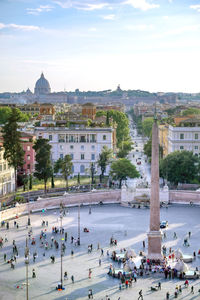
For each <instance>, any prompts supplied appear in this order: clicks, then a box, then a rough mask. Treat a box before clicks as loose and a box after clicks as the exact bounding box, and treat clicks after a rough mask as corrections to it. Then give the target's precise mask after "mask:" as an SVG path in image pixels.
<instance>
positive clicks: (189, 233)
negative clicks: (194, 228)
mask: <svg viewBox="0 0 200 300" xmlns="http://www.w3.org/2000/svg"><path fill="white" fill-rule="evenodd" d="M188 236H189V239H190V237H191V231H189V232H188Z"/></svg>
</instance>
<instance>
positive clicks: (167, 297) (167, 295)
mask: <svg viewBox="0 0 200 300" xmlns="http://www.w3.org/2000/svg"><path fill="white" fill-rule="evenodd" d="M168 299H169V292H167V293H166V300H168Z"/></svg>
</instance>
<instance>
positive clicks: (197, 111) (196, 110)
mask: <svg viewBox="0 0 200 300" xmlns="http://www.w3.org/2000/svg"><path fill="white" fill-rule="evenodd" d="M199 114H200V109H199V108H195V107H190V108H188V109H186V110H184V111H183V112H182V115H183V116H188V115H199Z"/></svg>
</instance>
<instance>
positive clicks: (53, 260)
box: [50, 255, 55, 263]
mask: <svg viewBox="0 0 200 300" xmlns="http://www.w3.org/2000/svg"><path fill="white" fill-rule="evenodd" d="M50 258H51V262H52V263H55V256H54V255H51V257H50Z"/></svg>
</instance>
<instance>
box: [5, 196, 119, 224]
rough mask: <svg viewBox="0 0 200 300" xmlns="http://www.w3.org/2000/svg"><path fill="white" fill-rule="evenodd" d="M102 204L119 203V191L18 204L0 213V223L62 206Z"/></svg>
mask: <svg viewBox="0 0 200 300" xmlns="http://www.w3.org/2000/svg"><path fill="white" fill-rule="evenodd" d="M100 202H102V203H120V202H121V191H120V190H110V191H100V192H99V191H95V192H90V193H79V194H78V193H77V194H66V195H63V196H60V197H54V198H53V197H52V198H45V199H42V198H41V199H40V200H37V201H35V202H30V203H24V204H19V205H17V206H16V207H13V208H10V209H5V210H2V211H1V212H0V222H1V221H4V220H8V219H12V218H16V216H21V215H25V214H28V212H29V211H30V212H34V211H41V210H42V209H53V208H56V207H57V208H58V207H59V206H60V204H61V203H62V204H63V205H64V206H77V205H79V204H80V205H82V204H83V205H84V204H85V205H90V204H99V203H100Z"/></svg>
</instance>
